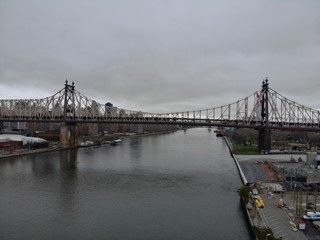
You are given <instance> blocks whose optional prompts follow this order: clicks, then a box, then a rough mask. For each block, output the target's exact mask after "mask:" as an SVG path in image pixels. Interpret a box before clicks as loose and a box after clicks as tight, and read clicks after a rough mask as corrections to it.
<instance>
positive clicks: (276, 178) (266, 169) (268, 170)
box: [258, 162, 281, 181]
mask: <svg viewBox="0 0 320 240" xmlns="http://www.w3.org/2000/svg"><path fill="white" fill-rule="evenodd" d="M258 166H259V168H260V169H261V171H263V172H264V173H265V174H266V175H267V176H268V178H269V180H270V181H279V180H281V177H280V176H279V175H278V174H277V173H276V172H275V171H274V170H273V169H272V168H271V167H270V166H269V164H267V163H264V162H261V163H259V164H258Z"/></svg>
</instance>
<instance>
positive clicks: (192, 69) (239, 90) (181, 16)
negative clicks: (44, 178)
mask: <svg viewBox="0 0 320 240" xmlns="http://www.w3.org/2000/svg"><path fill="white" fill-rule="evenodd" d="M265 77H268V79H269V81H270V87H271V88H272V89H274V90H276V91H278V92H279V93H281V94H282V95H284V96H286V97H288V98H290V99H292V100H295V101H296V102H298V103H301V104H304V105H307V106H310V107H313V108H316V109H320V98H319V96H320V1H319V0H308V1H303V0H296V1H295V0H282V1H279V0H265V1H256V0H252V1H250V0H234V1H233V0H230V1H225V0H54V1H44V0H0V99H11V98H14V99H16V98H43V97H48V96H51V95H53V94H55V93H56V92H58V91H59V90H60V89H62V88H63V87H64V83H65V79H66V78H67V79H68V80H69V82H72V81H74V82H75V86H76V89H77V90H78V91H80V92H81V93H83V94H84V95H86V96H87V97H89V98H92V99H95V100H97V101H98V102H100V103H106V102H112V103H113V104H114V105H116V106H118V107H122V108H126V109H132V110H142V111H149V112H174V111H184V110H194V109H202V108H208V107H214V106H220V105H222V104H228V103H231V102H234V101H235V100H238V99H242V98H243V97H245V96H248V95H250V94H252V93H253V92H254V91H256V90H258V89H260V87H261V82H262V80H263V79H264V78H265Z"/></svg>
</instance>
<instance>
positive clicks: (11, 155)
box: [0, 130, 179, 161]
mask: <svg viewBox="0 0 320 240" xmlns="http://www.w3.org/2000/svg"><path fill="white" fill-rule="evenodd" d="M176 131H179V130H170V131H164V132H149V133H142V134H135V135H127V136H121V137H120V138H121V139H127V138H135V137H145V136H152V135H161V134H168V133H174V132H176ZM108 144H109V145H110V144H111V141H105V142H104V143H93V144H88V145H80V144H79V145H78V146H70V147H65V148H62V147H51V148H43V149H34V150H25V151H21V152H13V153H8V154H7V153H6V154H2V153H0V161H1V160H4V159H9V158H14V157H19V156H26V155H33V154H38V153H46V152H55V151H63V150H69V149H78V148H87V147H96V146H102V145H108Z"/></svg>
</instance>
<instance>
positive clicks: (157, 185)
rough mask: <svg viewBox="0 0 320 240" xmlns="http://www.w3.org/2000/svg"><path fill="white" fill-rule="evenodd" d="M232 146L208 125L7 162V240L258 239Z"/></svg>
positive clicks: (3, 227)
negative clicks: (243, 205)
mask: <svg viewBox="0 0 320 240" xmlns="http://www.w3.org/2000/svg"><path fill="white" fill-rule="evenodd" d="M241 185H242V182H241V180H240V177H239V174H238V171H237V168H236V165H235V163H234V160H233V159H232V157H231V156H230V154H229V151H228V148H227V145H226V143H225V142H224V140H223V139H222V138H217V137H216V136H215V133H214V132H213V131H212V132H211V131H208V129H206V128H195V129H188V130H187V131H177V132H174V133H168V134H161V135H150V136H144V137H134V138H129V139H124V141H123V143H122V144H120V145H118V146H110V145H101V146H96V147H88V148H79V149H73V150H65V151H60V152H59V151H56V152H47V153H41V154H38V155H29V156H20V157H14V158H10V159H0V239H1V240H15V239H19V240H21V239H28V240H30V239H32V240H36V239H39V240H40V239H41V240H44V239H48V240H51V239H55V240H56V239H59V240H64V239H68V240H69V239H77V240H84V239H94V240H100V239H101V240H102V239H111V240H113V239H114V240H118V239H119V240H120V239H121V240H124V239H125V240H130V239H137V240H143V239H146V240H153V239H154V240H158V239H159V240H160V239H161V240H162V239H174V240H179V239H181V240H184V239H190V240H191V239H192V240H195V239H204V240H205V239H224V240H226V239H230V240H231V239H232V240H234V239H238V240H239V239H240V240H241V239H245V240H248V239H250V235H249V232H248V230H247V226H246V222H245V218H244V214H243V212H242V211H241V209H240V204H239V197H238V194H237V190H238V189H239V187H240V186H241Z"/></svg>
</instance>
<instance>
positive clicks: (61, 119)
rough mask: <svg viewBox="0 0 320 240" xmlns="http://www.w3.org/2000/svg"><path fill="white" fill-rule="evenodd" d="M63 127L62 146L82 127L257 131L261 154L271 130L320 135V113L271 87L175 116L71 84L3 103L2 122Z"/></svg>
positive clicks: (265, 84) (264, 85)
mask: <svg viewBox="0 0 320 240" xmlns="http://www.w3.org/2000/svg"><path fill="white" fill-rule="evenodd" d="M1 121H2V122H58V123H61V134H60V136H61V137H60V138H61V139H60V142H61V143H62V145H63V146H68V145H70V141H68V140H67V139H68V135H70V132H71V134H72V135H73V137H74V141H72V143H71V145H77V144H78V141H77V123H128V124H170V125H182V126H183V125H189V126H217V127H235V128H253V129H257V130H259V132H260V148H261V150H270V147H271V129H282V130H300V131H314V132H317V131H320V111H318V110H316V109H312V108H310V107H306V106H303V105H301V104H298V103H296V102H294V101H292V100H289V99H288V98H286V97H284V96H282V95H281V94H279V93H278V92H276V91H275V90H273V89H271V88H270V87H269V82H268V79H266V80H264V81H263V82H262V87H261V89H259V90H257V91H255V92H254V93H252V94H251V95H249V96H247V97H244V98H243V99H240V100H237V101H235V102H233V103H229V104H225V105H222V106H218V107H211V108H206V109H200V110H191V111H183V112H171V113H150V112H143V111H133V110H128V109H123V108H118V107H114V106H112V105H111V104H104V103H103V104H102V103H98V102H97V101H95V100H93V99H90V98H88V97H86V96H85V95H84V94H82V93H80V92H79V91H77V90H76V89H75V85H74V83H72V84H68V81H67V80H66V82H65V86H64V88H63V89H61V90H60V91H58V92H57V93H56V94H54V95H52V96H50V97H46V98H42V99H1V100H0V122H1Z"/></svg>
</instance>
